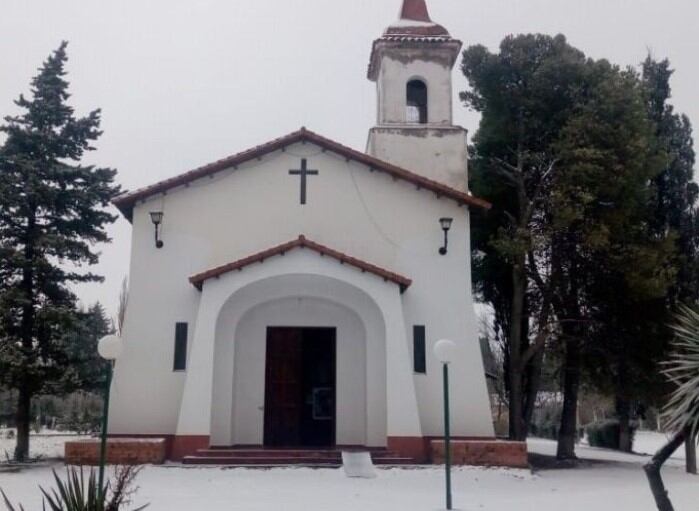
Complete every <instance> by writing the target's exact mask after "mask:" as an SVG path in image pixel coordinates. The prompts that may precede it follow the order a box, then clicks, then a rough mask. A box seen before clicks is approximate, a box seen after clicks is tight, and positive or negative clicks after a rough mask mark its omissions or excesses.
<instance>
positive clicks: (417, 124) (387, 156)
mask: <svg viewBox="0 0 699 511" xmlns="http://www.w3.org/2000/svg"><path fill="white" fill-rule="evenodd" d="M460 50H461V41H458V40H457V39H454V38H452V37H451V35H450V34H449V32H448V31H447V29H446V28H444V27H443V26H441V25H438V24H437V23H434V22H433V21H432V19H431V18H430V15H429V12H428V10H427V5H426V4H425V0H403V6H402V8H401V11H400V14H399V19H398V20H397V21H396V22H395V23H393V24H392V25H390V26H389V27H388V28H387V29H386V30H385V31H384V33H383V35H382V36H381V37H380V38H379V39H377V40H376V41H374V45H373V47H372V50H371V58H370V61H369V73H368V77H369V80H371V81H373V82H375V83H376V92H377V109H376V117H377V119H376V126H375V127H373V128H372V129H371V130H370V132H369V141H368V144H367V153H369V154H370V155H371V156H375V157H377V158H379V159H381V160H384V161H388V162H390V163H393V164H395V165H398V166H400V167H404V168H406V169H409V170H411V171H413V172H416V173H418V174H421V175H423V176H425V177H427V178H429V179H432V180H434V181H439V182H441V183H443V184H446V185H448V186H450V187H452V188H456V189H459V190H462V191H467V188H468V172H467V150H466V130H464V129H463V128H461V127H460V126H454V125H453V115H452V112H453V105H452V92H453V91H452V70H453V68H454V64H455V63H456V59H457V58H458V56H459V52H460Z"/></svg>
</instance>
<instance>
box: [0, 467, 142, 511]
mask: <svg viewBox="0 0 699 511" xmlns="http://www.w3.org/2000/svg"><path fill="white" fill-rule="evenodd" d="M138 472H139V470H138V469H137V468H134V467H122V468H120V469H118V470H117V472H116V475H115V477H114V485H113V487H112V486H111V483H107V484H106V485H105V487H104V488H98V484H97V479H96V477H95V471H94V470H90V474H89V475H88V477H87V480H86V479H85V474H84V473H83V469H82V468H80V469H79V470H78V469H75V468H73V469H67V470H66V480H65V481H63V480H61V478H60V477H58V474H57V473H56V471H55V470H54V472H53V477H54V479H55V481H56V488H54V489H52V490H51V491H50V492H48V491H46V490H45V489H44V488H41V487H40V490H41V493H42V494H43V497H44V498H43V501H44V505H43V509H44V511H123V509H124V507H125V506H127V505H128V504H129V502H130V498H131V496H132V495H133V493H134V492H135V490H134V489H133V488H132V486H133V482H134V479H135V478H136V475H138ZM0 494H2V497H3V500H4V501H5V505H6V506H7V509H8V511H24V507H22V506H21V505H20V506H19V507H14V506H13V505H12V504H11V503H10V501H9V499H8V498H7V496H6V495H5V493H4V492H3V491H2V490H0ZM146 507H148V506H147V505H145V506H141V507H139V508H137V509H134V510H133V511H141V510H143V509H145V508H146Z"/></svg>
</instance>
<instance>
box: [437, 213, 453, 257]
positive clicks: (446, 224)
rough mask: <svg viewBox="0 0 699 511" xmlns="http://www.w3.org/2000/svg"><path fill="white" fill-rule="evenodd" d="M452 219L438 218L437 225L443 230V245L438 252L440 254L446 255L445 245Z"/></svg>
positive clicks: (446, 245) (446, 244) (447, 240)
mask: <svg viewBox="0 0 699 511" xmlns="http://www.w3.org/2000/svg"><path fill="white" fill-rule="evenodd" d="M453 221H454V219H453V218H440V219H439V225H441V226H442V230H443V231H444V246H443V247H440V249H439V253H440V254H441V255H447V247H448V246H449V229H451V224H452V222H453Z"/></svg>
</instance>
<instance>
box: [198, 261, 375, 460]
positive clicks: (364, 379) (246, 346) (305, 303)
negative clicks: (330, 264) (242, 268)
mask: <svg viewBox="0 0 699 511" xmlns="http://www.w3.org/2000/svg"><path fill="white" fill-rule="evenodd" d="M269 327H306V328H309V327H322V328H332V329H335V331H336V335H337V337H336V342H337V354H336V410H337V415H336V420H335V427H334V429H335V431H334V436H335V443H336V444H337V445H367V446H377V447H380V446H385V445H386V435H387V433H386V422H387V419H386V372H385V368H386V339H385V336H386V327H385V323H384V319H383V315H382V313H381V310H380V309H379V307H378V306H377V305H376V303H375V302H374V300H373V299H372V298H371V297H370V296H369V295H367V294H366V293H365V292H364V291H363V290H361V289H359V288H357V287H355V286H354V285H352V284H349V283H347V282H344V281H341V280H339V279H335V278H332V277H328V276H322V275H309V274H288V275H278V276H274V277H269V278H265V279H262V280H260V281H256V282H253V283H251V284H248V285H247V286H245V287H243V288H241V289H240V290H238V291H236V292H235V293H233V294H232V295H231V296H230V297H229V298H228V299H227V300H226V302H225V303H224V305H223V306H222V307H221V309H220V313H219V315H218V319H217V321H216V334H215V346H214V371H213V389H212V391H213V396H212V397H213V399H212V401H213V402H212V405H213V406H212V416H211V445H215V446H231V445H262V444H263V442H264V418H265V413H264V404H265V384H266V381H265V363H266V356H265V354H266V346H267V337H266V336H267V329H268V328H269Z"/></svg>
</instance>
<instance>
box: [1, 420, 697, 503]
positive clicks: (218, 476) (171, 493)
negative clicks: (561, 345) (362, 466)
mask: <svg viewBox="0 0 699 511" xmlns="http://www.w3.org/2000/svg"><path fill="white" fill-rule="evenodd" d="M641 437H643V439H642V440H640V441H639V445H645V446H652V450H655V447H656V444H657V445H660V443H661V442H662V435H660V436H656V435H650V436H648V437H646V436H645V434H642V435H641ZM644 442H645V443H644ZM530 450H531V451H533V452H537V453H541V454H550V453H552V452H554V451H555V443H554V442H551V441H548V440H539V439H533V440H532V441H531V442H530ZM578 455H579V456H580V457H582V458H586V459H593V460H596V461H595V462H593V463H587V464H584V465H583V466H582V467H580V468H576V469H562V470H542V471H539V472H537V473H535V474H532V473H530V472H529V471H526V470H502V469H497V470H496V469H479V468H459V469H456V470H455V473H454V479H453V486H454V503H455V507H456V508H457V509H461V510H464V511H469V510H474V511H475V510H493V511H510V510H514V509H517V510H520V511H529V510H531V511H534V510H535V511H554V510H555V511H562V510H566V511H567V510H571V511H576V510H580V511H583V510H584V511H590V510H594V511H612V510H615V511H616V510H633V511H646V510H647V511H653V510H654V505H653V501H652V498H651V495H650V492H649V490H648V487H647V483H646V480H645V476H644V474H643V471H642V469H641V465H642V463H643V462H644V461H646V460H647V459H648V457H647V456H641V455H633V454H631V455H629V454H620V453H615V452H610V451H606V450H603V449H594V448H590V447H587V446H583V445H581V446H579V448H578ZM51 468H56V469H58V470H62V468H63V467H62V465H60V464H59V463H55V464H54V465H52V466H43V467H36V468H33V469H29V470H25V471H23V472H20V473H9V474H8V473H4V474H3V473H0V487H2V488H3V489H4V490H5V492H6V493H7V494H8V495H9V496H10V498H11V500H13V501H21V502H23V503H24V504H25V507H27V510H28V511H32V510H39V509H41V508H40V498H39V495H38V491H37V485H40V484H41V485H44V486H50V485H51V477H52V476H51ZM664 475H665V480H666V483H667V485H668V488H669V490H670V494H671V496H672V498H673V500H674V502H675V504H676V508H677V509H678V510H682V509H687V510H690V509H692V510H693V509H696V508H697V502H699V478H698V477H692V476H689V475H687V474H685V473H684V470H683V468H682V462H681V460H672V461H671V463H670V466H668V467H667V468H666V469H665V471H664ZM138 485H139V486H140V490H139V492H138V493H137V494H136V497H135V502H134V503H135V504H142V503H150V504H151V506H150V508H149V509H153V510H168V511H179V510H187V511H190V510H192V509H206V510H207V511H209V510H211V511H216V510H236V511H237V510H240V511H268V510H269V511H279V510H283V511H315V510H319V511H320V510H322V511H394V510H395V511H413V510H415V511H418V510H427V511H434V510H438V509H443V508H444V504H443V500H442V499H443V486H444V479H443V471H442V470H441V469H440V468H439V467H429V468H417V469H387V470H379V471H378V478H376V479H368V480H365V479H347V478H346V477H345V476H344V474H343V472H342V470H311V469H274V470H246V469H233V470H226V469H221V468H183V467H179V466H164V467H147V468H145V469H144V471H143V472H142V473H141V474H140V476H139V479H138ZM0 509H2V508H1V507H0Z"/></svg>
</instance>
